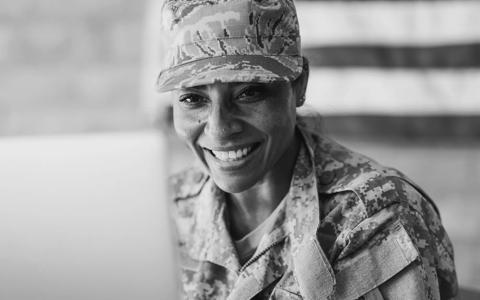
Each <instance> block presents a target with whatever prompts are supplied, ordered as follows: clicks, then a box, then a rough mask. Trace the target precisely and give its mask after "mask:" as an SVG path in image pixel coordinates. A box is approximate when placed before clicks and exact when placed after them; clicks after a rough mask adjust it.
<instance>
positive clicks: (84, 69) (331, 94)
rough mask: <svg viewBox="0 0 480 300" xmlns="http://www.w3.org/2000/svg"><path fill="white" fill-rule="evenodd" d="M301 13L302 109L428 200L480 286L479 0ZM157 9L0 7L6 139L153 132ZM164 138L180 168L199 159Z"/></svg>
mask: <svg viewBox="0 0 480 300" xmlns="http://www.w3.org/2000/svg"><path fill="white" fill-rule="evenodd" d="M297 4H298V11H299V15H300V19H301V26H303V27H302V31H303V32H302V34H303V42H304V45H305V47H304V49H305V55H306V56H307V57H308V58H309V59H310V62H311V64H312V76H311V80H312V81H311V83H310V87H309V92H308V99H307V103H309V104H310V105H312V106H314V107H315V108H316V109H318V110H319V111H320V112H321V113H322V114H323V115H324V128H325V132H326V133H327V134H329V135H331V136H333V137H334V138H336V139H338V140H340V141H341V142H343V143H345V144H346V145H348V146H350V147H351V148H353V149H355V150H358V151H360V152H364V153H365V154H367V155H369V156H371V157H373V158H375V159H376V160H378V161H380V162H382V163H384V164H387V165H391V166H395V167H396V168H398V169H400V170H402V171H403V172H405V173H406V174H407V175H409V176H410V177H411V178H412V179H414V180H415V181H417V182H418V183H419V184H420V185H421V186H422V187H424V188H425V190H426V191H427V192H428V193H429V194H431V196H432V197H433V198H434V199H435V200H436V202H437V203H438V206H439V207H440V210H441V213H442V217H443V222H444V225H445V227H446V228H447V231H448V232H449V234H450V236H451V238H452V240H453V242H454V246H455V250H456V262H457V268H458V277H459V280H460V284H461V285H463V286H467V287H477V286H478V283H479V282H480V254H479V253H480V252H479V251H478V249H480V218H478V212H480V201H479V196H478V195H479V193H480V188H479V183H480V99H479V98H480V4H479V2H477V1H457V0H451V1H447V0H445V1H434V0H423V1H414V0H411V1H408V0H405V1H393V0H392V1H298V3H297ZM157 5H158V2H157V1H153V0H152V1H146V0H140V1H131V0H130V1H128V0H104V1H94V0H67V1H65V0H15V1H8V0H0V135H2V136H17V135H30V134H52V133H85V132H98V131H125V130H129V131H131V130H139V129H144V128H146V127H148V118H147V117H146V114H145V108H147V109H148V111H147V113H151V112H152V111H154V110H157V109H158V108H157V106H158V104H159V103H160V104H161V103H167V102H166V101H164V100H166V99H162V98H168V96H165V95H157V94H155V93H154V90H153V84H154V82H155V74H156V72H157V70H156V63H157V61H158V56H159V55H161V48H162V45H161V43H160V41H161V37H158V36H156V34H155V33H156V32H155V28H156V27H157V26H158V19H157V18H158V16H157V14H156V11H157ZM161 101H163V102H161ZM159 106H160V107H162V105H159ZM166 107H167V110H168V105H167V106H166ZM153 115H154V114H153ZM170 136H171V140H170V145H171V149H172V151H171V152H172V153H175V155H174V156H173V161H174V163H173V171H175V170H178V169H181V168H182V167H185V166H187V165H189V164H190V160H189V159H191V157H190V156H189V153H188V150H187V149H185V148H184V147H183V146H182V145H181V143H180V142H179V141H178V140H176V139H175V138H174V134H173V132H171V134H170ZM187 158H189V159H187Z"/></svg>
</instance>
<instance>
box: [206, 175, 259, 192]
mask: <svg viewBox="0 0 480 300" xmlns="http://www.w3.org/2000/svg"><path fill="white" fill-rule="evenodd" d="M212 179H213V181H214V182H215V184H216V185H217V186H218V187H219V188H220V189H221V190H222V191H224V192H226V193H229V194H237V193H241V192H244V191H246V190H248V189H249V188H251V187H252V186H253V185H254V184H255V182H251V179H250V178H249V179H250V180H242V179H240V178H228V176H222V177H221V178H216V176H212Z"/></svg>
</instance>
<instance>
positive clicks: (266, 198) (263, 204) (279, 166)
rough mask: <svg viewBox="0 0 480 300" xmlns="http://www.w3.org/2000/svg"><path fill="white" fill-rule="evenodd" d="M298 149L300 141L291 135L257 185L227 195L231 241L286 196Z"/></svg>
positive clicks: (250, 229)
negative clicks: (282, 151)
mask: <svg viewBox="0 0 480 300" xmlns="http://www.w3.org/2000/svg"><path fill="white" fill-rule="evenodd" d="M299 145H300V138H299V137H298V136H297V134H295V136H294V138H293V141H292V143H291V146H289V147H288V149H287V150H286V151H285V153H284V154H283V155H282V157H281V158H280V159H279V160H278V162H277V163H276V164H275V165H274V167H273V168H272V169H271V170H270V171H269V172H268V173H267V174H266V175H265V177H264V178H263V180H262V181H261V182H258V183H257V184H256V185H254V186H253V187H251V188H250V189H248V190H246V191H243V192H241V193H235V194H229V201H228V202H227V203H228V213H229V220H230V234H231V235H232V236H233V238H234V239H239V238H241V237H243V236H245V235H246V234H247V233H249V232H250V231H252V230H253V229H255V228H256V227H257V226H258V225H260V223H262V222H263V221H264V220H265V219H266V218H267V217H268V216H269V215H270V214H271V213H272V212H273V211H274V210H275V208H276V207H277V206H278V204H279V203H280V202H281V200H282V199H283V198H284V197H285V195H286V194H287V193H288V190H289V188H290V182H291V178H292V175H293V169H294V167H295V161H296V159H297V155H298V150H299Z"/></svg>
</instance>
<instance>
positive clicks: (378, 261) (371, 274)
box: [335, 221, 419, 299]
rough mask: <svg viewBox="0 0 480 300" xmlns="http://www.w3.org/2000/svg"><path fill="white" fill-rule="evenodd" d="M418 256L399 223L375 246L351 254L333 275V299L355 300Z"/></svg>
mask: <svg viewBox="0 0 480 300" xmlns="http://www.w3.org/2000/svg"><path fill="white" fill-rule="evenodd" d="M418 256H419V253H418V250H417V248H416V247H415V244H414V243H413V242H412V240H411V238H410V236H409V234H408V232H407V231H406V229H405V228H404V227H403V225H402V223H401V222H400V221H397V222H395V223H394V224H393V225H392V228H391V229H390V230H389V234H388V235H387V236H385V237H383V239H381V240H379V241H376V243H375V245H373V246H370V247H368V248H365V249H362V250H360V251H358V252H357V253H355V254H354V256H353V257H351V258H345V259H346V260H348V261H347V262H345V263H344V264H343V265H344V267H343V268H342V269H341V270H340V271H339V272H338V273H337V274H336V281H337V284H336V289H335V293H336V297H335V299H357V298H359V297H361V296H362V295H364V294H366V293H367V292H369V291H371V290H372V289H374V288H376V287H378V286H379V285H380V284H382V283H384V282H385V281H387V280H388V279H390V278H392V277H393V276H394V275H395V274H397V273H398V272H400V271H401V270H403V269H404V268H405V267H407V266H408V265H409V264H410V263H412V262H413V261H415V260H416V259H417V258H418Z"/></svg>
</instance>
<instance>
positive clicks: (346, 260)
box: [332, 178, 458, 300]
mask: <svg viewBox="0 0 480 300" xmlns="http://www.w3.org/2000/svg"><path fill="white" fill-rule="evenodd" d="M390 184H391V185H392V186H393V187H394V189H390V190H389V191H390V192H389V193H383V192H379V190H378V189H377V190H376V194H375V195H374V196H372V195H373V194H372V193H370V194H369V193H366V194H365V195H367V196H368V195H370V196H371V198H368V197H359V195H358V193H356V194H355V195H354V197H355V198H356V201H354V202H351V203H350V205H349V206H348V207H344V209H343V210H342V213H343V214H344V215H345V214H348V211H349V210H357V212H358V211H360V209H359V207H361V208H362V209H361V211H363V214H364V216H365V217H364V218H362V219H361V220H360V221H359V222H358V223H356V224H355V226H351V227H348V226H346V227H344V228H343V230H342V232H340V233H339V235H338V237H339V238H338V239H337V241H336V254H335V259H334V261H333V263H332V265H333V267H334V270H335V273H336V279H337V296H338V298H339V299H342V298H343V299H356V298H361V297H364V298H365V299H368V298H370V299H399V298H401V299H435V300H436V299H455V297H456V295H457V293H458V286H457V279H456V273H455V266H454V260H453V248H452V245H451V242H450V240H449V238H448V235H447V234H446V232H445V230H444V228H443V226H442V224H441V221H440V217H439V215H438V213H437V212H436V211H435V209H434V207H433V205H432V203H431V202H430V200H428V199H427V198H426V196H424V195H423V194H422V193H420V192H419V191H418V190H417V189H416V188H414V187H413V186H412V185H410V184H409V183H408V182H406V181H405V180H402V179H399V178H398V180H393V181H390ZM378 199H382V201H378ZM352 203H354V204H352ZM338 245H341V246H338ZM334 248H335V247H334ZM372 295H373V296H372Z"/></svg>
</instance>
